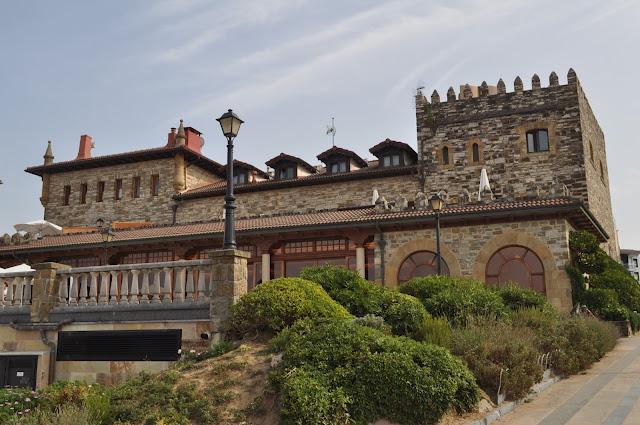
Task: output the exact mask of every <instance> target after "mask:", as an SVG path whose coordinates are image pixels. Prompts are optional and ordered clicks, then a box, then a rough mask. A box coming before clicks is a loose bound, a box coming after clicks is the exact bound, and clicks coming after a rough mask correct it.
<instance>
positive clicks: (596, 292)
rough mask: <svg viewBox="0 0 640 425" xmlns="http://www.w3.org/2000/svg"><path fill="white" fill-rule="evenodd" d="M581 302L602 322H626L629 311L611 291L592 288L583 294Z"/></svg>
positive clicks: (614, 292) (615, 293) (616, 294)
mask: <svg viewBox="0 0 640 425" xmlns="http://www.w3.org/2000/svg"><path fill="white" fill-rule="evenodd" d="M583 302H584V304H586V305H587V307H589V309H590V310H591V311H592V312H593V313H594V314H595V315H597V316H598V317H599V318H601V319H602V320H628V319H629V315H630V311H629V309H627V308H626V307H624V306H622V305H621V304H620V302H619V301H618V293H617V292H616V291H614V290H613V289H605V288H592V289H589V290H587V291H585V293H584V294H583Z"/></svg>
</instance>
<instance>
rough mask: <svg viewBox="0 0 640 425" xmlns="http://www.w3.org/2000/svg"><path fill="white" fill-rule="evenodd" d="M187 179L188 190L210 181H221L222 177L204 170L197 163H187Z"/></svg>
mask: <svg viewBox="0 0 640 425" xmlns="http://www.w3.org/2000/svg"><path fill="white" fill-rule="evenodd" d="M185 171H186V175H187V178H186V181H187V190H189V189H195V188H196V187H201V186H205V185H207V184H210V183H216V182H221V181H223V180H224V179H222V178H221V177H219V176H216V175H214V174H213V173H211V172H209V171H207V170H204V169H202V168H200V167H198V166H197V165H193V164H188V163H187V164H186V167H185Z"/></svg>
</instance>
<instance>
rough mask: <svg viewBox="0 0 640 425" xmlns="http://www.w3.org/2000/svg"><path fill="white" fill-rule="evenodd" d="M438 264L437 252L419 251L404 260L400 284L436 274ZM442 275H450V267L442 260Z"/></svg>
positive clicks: (399, 276)
mask: <svg viewBox="0 0 640 425" xmlns="http://www.w3.org/2000/svg"><path fill="white" fill-rule="evenodd" d="M437 270H438V262H437V260H436V254H435V252H431V251H417V252H414V253H413V254H411V255H409V256H408V257H407V258H405V259H404V261H403V262H402V264H401V265H400V268H399V269H398V283H404V282H406V281H408V280H409V279H411V278H414V277H423V276H429V275H432V274H436V273H437ZM442 274H443V275H447V276H448V275H449V266H448V265H447V262H446V261H444V259H442Z"/></svg>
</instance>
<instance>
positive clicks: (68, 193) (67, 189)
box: [62, 185, 71, 205]
mask: <svg viewBox="0 0 640 425" xmlns="http://www.w3.org/2000/svg"><path fill="white" fill-rule="evenodd" d="M69 199H71V186H69V185H67V186H65V187H64V199H63V200H62V203H63V205H69Z"/></svg>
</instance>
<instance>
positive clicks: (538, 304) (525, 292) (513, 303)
mask: <svg viewBox="0 0 640 425" xmlns="http://www.w3.org/2000/svg"><path fill="white" fill-rule="evenodd" d="M495 291H496V292H497V293H498V295H499V296H500V298H502V302H503V303H504V304H505V305H506V306H507V307H508V308H510V309H511V310H520V309H523V308H538V309H542V308H552V307H551V305H550V304H549V303H548V302H547V298H546V297H545V296H544V295H543V294H540V293H538V292H536V291H533V290H531V289H527V288H522V287H520V286H518V285H517V284H515V283H509V284H507V285H506V286H503V287H501V288H496V289H495Z"/></svg>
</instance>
